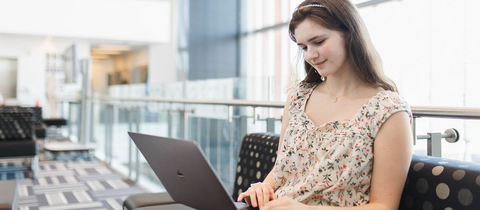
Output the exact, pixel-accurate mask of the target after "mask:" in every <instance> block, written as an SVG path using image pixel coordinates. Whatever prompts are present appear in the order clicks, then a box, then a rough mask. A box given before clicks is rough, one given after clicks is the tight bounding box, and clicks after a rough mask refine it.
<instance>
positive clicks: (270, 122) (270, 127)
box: [267, 118, 275, 133]
mask: <svg viewBox="0 0 480 210" xmlns="http://www.w3.org/2000/svg"><path fill="white" fill-rule="evenodd" d="M267 132H269V133H275V118H267Z"/></svg>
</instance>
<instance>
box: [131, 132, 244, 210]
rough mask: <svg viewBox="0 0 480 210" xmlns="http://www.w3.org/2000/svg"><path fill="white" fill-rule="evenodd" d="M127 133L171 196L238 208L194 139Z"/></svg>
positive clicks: (197, 205) (202, 206) (197, 203)
mask: <svg viewBox="0 0 480 210" xmlns="http://www.w3.org/2000/svg"><path fill="white" fill-rule="evenodd" d="M128 134H129V135H130V137H131V138H132V140H133V142H134V143H135V145H137V147H138V149H139V150H140V151H141V152H142V154H143V156H144V157H145V159H146V160H147V162H148V164H149V165H150V167H151V168H152V169H153V171H154V172H155V174H156V175H157V177H158V178H159V179H160V181H161V182H162V184H163V186H164V187H165V189H166V190H167V192H168V193H169V194H170V196H171V197H172V198H173V200H175V201H176V202H178V203H182V204H184V205H187V206H190V207H192V208H196V209H223V210H225V209H226V210H228V209H232V210H233V209H237V208H238V207H236V205H235V204H234V201H233V200H232V198H231V197H230V196H229V194H228V193H227V191H226V189H225V188H224V186H223V185H222V183H221V182H220V180H219V179H218V177H217V175H216V174H215V172H214V171H213V170H212V167H211V165H210V163H209V162H208V161H207V160H206V159H205V156H204V155H203V153H202V151H201V150H200V148H199V147H198V146H197V144H196V143H195V142H194V141H188V140H182V139H173V138H166V137H160V136H152V135H146V134H140V133H134V132H128ZM252 209H253V208H252Z"/></svg>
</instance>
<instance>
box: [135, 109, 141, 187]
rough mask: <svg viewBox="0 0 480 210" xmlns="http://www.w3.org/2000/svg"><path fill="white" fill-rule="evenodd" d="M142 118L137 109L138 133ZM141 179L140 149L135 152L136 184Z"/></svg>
mask: <svg viewBox="0 0 480 210" xmlns="http://www.w3.org/2000/svg"><path fill="white" fill-rule="evenodd" d="M141 118H142V114H141V109H140V107H137V116H136V117H135V120H136V124H137V128H136V130H135V131H136V132H140V120H141ZM139 178H140V153H139V151H138V148H137V149H136V150H135V182H138V179H139Z"/></svg>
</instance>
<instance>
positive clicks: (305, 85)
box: [293, 81, 318, 92]
mask: <svg viewBox="0 0 480 210" xmlns="http://www.w3.org/2000/svg"><path fill="white" fill-rule="evenodd" d="M317 85H318V83H316V82H305V81H300V82H298V83H297V84H296V85H295V87H294V88H293V92H305V90H310V91H311V89H312V88H314V87H315V86H317Z"/></svg>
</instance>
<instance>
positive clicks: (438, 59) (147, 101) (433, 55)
mask: <svg viewBox="0 0 480 210" xmlns="http://www.w3.org/2000/svg"><path fill="white" fill-rule="evenodd" d="M300 2H301V1H299V0H15V1H8V0H1V1H0V20H2V21H0V93H1V95H0V103H1V104H4V105H22V106H41V107H42V109H43V115H44V117H46V118H48V117H63V118H66V119H68V121H69V125H68V128H65V129H64V130H63V132H64V134H65V135H68V136H69V138H70V139H72V141H74V142H78V143H81V144H87V145H93V146H95V148H96V149H95V157H96V158H98V159H100V160H102V161H105V162H106V163H108V164H110V165H111V166H112V167H114V168H115V169H117V170H118V171H120V172H122V173H124V174H125V175H127V176H129V177H130V178H132V179H135V181H138V183H140V184H142V185H144V186H148V187H150V188H151V190H152V191H161V190H162V189H161V184H160V183H159V181H158V180H156V177H155V176H154V174H153V173H152V172H151V170H150V169H149V167H148V165H146V163H145V160H143V159H142V158H143V157H141V156H139V155H138V151H136V149H135V148H133V147H132V145H131V141H130V139H129V138H128V136H127V135H126V131H128V130H133V131H139V132H143V133H150V134H157V135H164V136H172V137H177V138H187V139H192V140H195V141H197V142H198V143H199V145H200V146H201V147H202V149H203V150H204V152H205V154H206V155H207V156H208V158H209V159H210V161H211V163H212V165H213V166H214V167H215V168H216V170H217V172H218V173H219V174H220V176H221V178H222V180H223V181H224V183H226V184H225V185H226V186H232V184H231V183H232V182H233V181H232V180H233V178H234V177H233V176H234V172H235V171H234V169H235V166H234V164H235V163H236V159H235V157H237V156H238V153H237V152H238V144H239V142H240V139H241V137H243V134H244V133H251V132H264V131H273V132H276V133H279V132H280V124H281V122H280V118H281V114H282V109H281V108H278V106H277V107H262V106H260V105H253V106H245V107H241V106H229V105H228V103H227V102H229V101H230V102H231V101H233V100H245V101H260V102H275V103H276V104H282V102H283V101H285V99H286V97H287V89H288V87H289V85H290V84H291V81H292V80H295V79H297V80H298V79H302V78H303V77H304V73H303V66H302V62H301V59H302V57H301V54H300V51H299V49H298V47H297V46H296V44H295V43H293V42H292V41H291V40H290V38H289V35H288V29H287V28H288V22H289V20H290V16H291V14H292V12H293V11H294V9H295V8H296V6H297V5H298V4H299V3H300ZM352 2H353V3H354V4H356V6H357V7H358V10H359V12H360V14H361V15H362V17H363V19H364V22H365V24H366V25H367V28H368V30H369V32H370V35H371V38H372V40H373V42H374V45H375V47H376V49H377V51H378V52H379V53H380V55H381V58H382V60H383V65H384V70H385V72H386V74H387V75H388V76H389V77H390V78H391V79H393V80H394V81H395V82H396V84H397V86H398V87H399V90H400V93H401V95H403V96H404V97H405V99H406V100H407V101H408V102H409V104H410V105H411V106H419V107H448V109H456V108H465V107H467V108H479V107H480V96H479V95H478V91H479V90H480V83H479V82H478V80H479V79H480V51H479V50H478V49H480V39H479V38H478V37H480V25H479V24H478V23H480V13H478V12H477V10H478V9H477V8H480V1H478V0H352ZM299 61H300V62H299ZM181 100H190V102H192V101H193V102H195V101H196V102H199V101H201V100H203V101H223V102H225V104H223V105H212V104H195V103H190V102H189V103H186V102H185V101H184V102H182V101H181ZM269 120H273V121H272V122H274V123H273V125H271V124H270V125H267V122H268V121H269ZM415 126H416V133H417V134H427V133H428V132H443V131H445V130H446V129H447V128H455V129H457V130H458V132H459V134H460V140H459V141H458V142H457V143H454V144H451V143H447V142H446V141H442V148H441V151H442V152H443V157H448V158H454V159H459V160H464V161H472V162H480V149H479V148H480V139H479V136H480V129H479V128H480V123H479V122H478V120H472V119H452V118H449V117H443V118H437V117H435V118H426V117H421V118H418V119H417V121H416V124H415ZM426 145H427V141H422V140H419V141H418V142H417V143H416V146H415V152H416V153H419V154H426V153H427V149H426V148H427V146H426ZM222 161H223V162H222ZM151 183H154V184H153V185H152V184H151Z"/></svg>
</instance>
